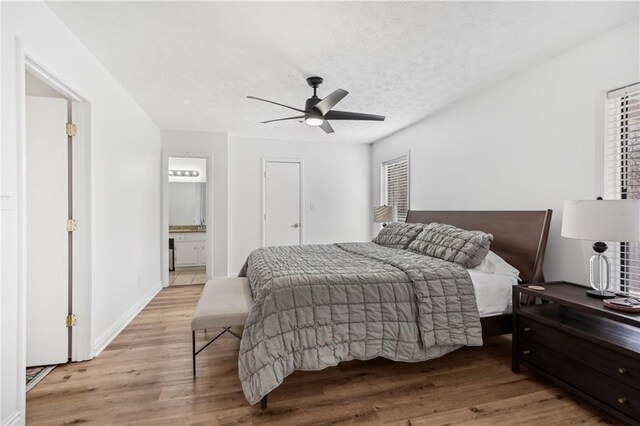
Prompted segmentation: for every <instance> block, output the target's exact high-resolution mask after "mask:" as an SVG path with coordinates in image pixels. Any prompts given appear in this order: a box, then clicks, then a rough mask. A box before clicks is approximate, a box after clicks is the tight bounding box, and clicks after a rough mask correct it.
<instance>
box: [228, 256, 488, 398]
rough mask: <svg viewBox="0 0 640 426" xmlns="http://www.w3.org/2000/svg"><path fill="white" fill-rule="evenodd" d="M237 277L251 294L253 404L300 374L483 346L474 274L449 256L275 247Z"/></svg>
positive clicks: (246, 367) (246, 366) (246, 343)
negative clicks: (357, 361) (356, 362)
mask: <svg viewBox="0 0 640 426" xmlns="http://www.w3.org/2000/svg"><path fill="white" fill-rule="evenodd" d="M240 276H246V277H248V278H249V283H250V285H251V291H252V294H253V306H252V308H251V312H250V313H249V317H248V318H247V322H246V324H245V328H244V332H243V334H242V341H241V343H240V357H239V361H238V367H239V375H240V381H241V382H242V389H243V391H244V394H245V396H246V398H247V400H248V401H249V403H251V404H255V403H257V402H258V401H260V399H261V398H262V397H263V396H264V395H266V394H268V393H269V392H270V391H271V390H273V389H274V388H276V387H277V386H278V385H279V384H280V383H282V381H283V380H284V378H285V377H287V376H288V375H289V374H291V373H292V372H294V371H295V370H320V369H323V368H326V367H329V366H333V365H336V364H338V363H339V362H342V361H347V360H352V359H360V360H365V359H370V358H375V357H385V358H389V359H392V360H396V361H423V360H427V359H432V358H436V357H439V356H441V355H444V354H446V353H448V352H451V351H453V350H455V349H457V348H459V347H461V346H463V345H466V346H480V345H482V330H481V327H480V318H479V315H478V308H477V305H476V299H475V294H474V289H473V284H472V283H471V278H470V277H469V274H468V273H467V271H466V270H465V269H464V268H462V267H461V266H458V265H456V264H454V263H451V262H447V261H444V260H440V259H436V258H432V257H428V256H424V255H422V254H417V253H411V252H408V251H406V250H401V249H391V248H386V247H382V246H379V245H377V244H374V243H341V244H331V245H308V246H289V247H268V248H262V249H258V250H255V251H254V252H252V253H251V254H250V255H249V258H248V259H247V262H246V264H245V266H244V267H243V269H242V271H241V272H240Z"/></svg>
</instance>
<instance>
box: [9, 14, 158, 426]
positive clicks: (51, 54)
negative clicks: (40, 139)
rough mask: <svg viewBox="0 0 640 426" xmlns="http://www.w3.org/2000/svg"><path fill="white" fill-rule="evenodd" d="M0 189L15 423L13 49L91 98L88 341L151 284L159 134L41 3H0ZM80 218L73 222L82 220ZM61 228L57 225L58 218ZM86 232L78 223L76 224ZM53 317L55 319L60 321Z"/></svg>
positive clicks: (19, 402)
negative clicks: (4, 205) (7, 204)
mask: <svg viewBox="0 0 640 426" xmlns="http://www.w3.org/2000/svg"><path fill="white" fill-rule="evenodd" d="M1 7H2V24H1V27H2V49H1V50H2V69H1V70H2V120H1V122H2V143H1V145H0V147H1V157H0V158H1V160H2V164H1V166H2V170H1V182H2V189H1V191H0V193H1V194H3V195H9V196H11V198H12V204H13V208H12V209H11V210H4V211H2V212H1V214H2V227H1V230H2V243H1V244H2V253H3V257H2V301H1V303H2V306H1V310H2V313H1V317H2V320H1V323H2V353H1V360H0V366H1V374H2V391H1V392H2V406H1V412H0V423H2V424H5V422H16V423H23V422H24V417H23V416H24V396H25V395H24V370H23V369H22V367H23V364H21V362H20V357H23V356H24V336H19V334H18V327H23V324H22V325H21V321H19V320H24V317H21V315H22V314H23V313H21V308H20V300H21V296H23V295H24V288H21V287H20V285H21V284H24V271H23V270H20V268H19V267H18V265H19V262H18V256H19V254H20V253H21V252H23V250H24V247H23V246H21V245H20V244H19V241H20V239H19V234H18V229H19V224H20V220H21V219H20V218H21V217H23V215H24V211H23V202H22V200H21V199H19V198H18V199H17V197H18V195H19V192H18V189H19V182H20V181H21V179H22V176H19V174H18V172H19V170H20V168H19V164H18V161H19V160H20V159H21V158H22V157H21V154H20V152H19V146H20V145H19V137H18V135H19V133H20V132H19V131H18V126H17V123H18V119H17V118H18V110H17V105H18V93H17V89H16V88H17V83H18V74H17V72H18V65H19V61H18V59H17V55H18V52H17V50H16V38H19V39H20V42H21V45H22V47H23V48H24V50H25V52H26V53H27V54H28V55H29V56H30V57H31V58H33V59H34V60H35V61H36V62H37V63H38V64H40V65H41V66H43V67H44V68H46V69H47V70H48V71H49V72H51V73H52V74H53V75H55V76H56V77H58V78H59V79H60V80H61V81H63V82H64V83H66V84H67V85H68V86H69V87H71V88H72V89H74V90H75V91H77V92H78V93H80V94H81V95H82V96H83V97H85V98H86V99H87V100H88V101H89V102H91V193H92V195H91V211H92V215H91V225H90V226H91V235H92V245H91V269H92V282H91V283H78V285H91V294H92V308H93V317H92V318H91V319H88V318H78V321H91V324H92V327H91V338H90V339H89V340H90V343H91V344H93V346H94V348H97V347H99V346H100V345H101V344H104V343H106V342H107V341H108V339H109V338H111V337H113V336H114V335H115V333H117V331H118V330H119V328H120V327H122V326H124V325H125V324H126V321H127V320H128V319H130V317H131V315H133V314H135V312H136V310H137V309H138V308H140V307H141V306H142V305H144V303H146V301H147V300H148V299H149V298H150V297H152V296H153V295H154V294H155V292H156V291H157V290H159V289H160V261H159V260H160V259H159V256H158V253H159V251H160V249H159V247H160V237H159V232H158V230H159V229H160V214H159V206H160V190H159V184H158V182H159V181H160V176H159V173H160V169H159V166H158V165H159V164H160V131H159V129H158V128H157V126H156V125H155V124H154V123H153V122H152V121H151V119H150V118H149V117H148V116H147V115H146V114H145V113H144V112H143V111H142V109H141V108H140V107H139V106H138V105H137V104H136V103H135V102H134V101H133V99H132V98H131V97H130V96H129V95H128V93H127V92H126V91H125V90H124V89H123V88H122V87H121V86H120V85H119V84H118V83H117V82H116V81H115V80H114V79H113V77H112V76H111V75H110V74H109V73H108V72H107V71H106V70H105V69H104V67H102V65H101V64H100V63H99V62H98V61H97V60H96V59H95V57H94V56H93V55H92V54H91V53H90V52H89V51H88V50H87V49H86V48H85V47H84V46H83V45H82V44H81V43H80V42H79V40H78V39H77V38H76V37H75V36H74V35H73V34H72V33H71V32H70V31H69V29H68V28H67V27H66V26H65V25H64V24H63V23H62V22H61V21H60V20H59V19H58V18H57V17H56V16H55V15H54V14H53V12H51V10H50V9H49V8H48V6H46V5H45V4H44V3H41V2H20V3H18V2H2V4H1ZM83 225H87V224H79V226H83ZM61 226H63V224H61ZM85 229H86V228H85ZM62 320H63V319H61V321H62Z"/></svg>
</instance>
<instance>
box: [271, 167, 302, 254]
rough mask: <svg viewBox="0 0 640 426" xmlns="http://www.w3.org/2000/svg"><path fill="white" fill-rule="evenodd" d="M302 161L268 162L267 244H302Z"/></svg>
mask: <svg viewBox="0 0 640 426" xmlns="http://www.w3.org/2000/svg"><path fill="white" fill-rule="evenodd" d="M301 172H302V170H301V167H300V163H294V162H278V161H267V162H265V176H264V179H265V184H264V191H265V194H264V204H265V217H264V226H265V231H264V245H265V246H267V247H268V246H291V245H298V244H302V238H301V233H302V221H301V217H300V212H301V197H300V193H301V191H300V189H301V188H300V174H301Z"/></svg>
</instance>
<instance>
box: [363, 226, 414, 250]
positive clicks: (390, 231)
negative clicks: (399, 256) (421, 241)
mask: <svg viewBox="0 0 640 426" xmlns="http://www.w3.org/2000/svg"><path fill="white" fill-rule="evenodd" d="M423 227H424V225H423V224H421V223H400V222H391V223H389V224H388V225H387V226H385V227H384V228H382V229H381V230H380V232H379V233H378V236H376V237H375V238H374V239H373V240H371V241H373V242H374V243H376V244H379V245H381V246H384V247H389V248H396V249H406V248H407V247H408V246H409V244H410V243H411V241H413V240H414V238H416V237H417V236H418V234H419V233H420V232H421V231H422V229H423Z"/></svg>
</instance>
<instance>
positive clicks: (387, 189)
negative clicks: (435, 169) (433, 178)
mask: <svg viewBox="0 0 640 426" xmlns="http://www.w3.org/2000/svg"><path fill="white" fill-rule="evenodd" d="M380 175H381V178H382V182H381V186H380V202H381V203H382V204H383V205H387V206H395V208H396V215H397V220H398V222H404V221H405V220H406V219H407V212H408V211H409V154H407V155H402V156H400V157H396V158H394V159H392V160H388V161H385V162H383V163H382V169H381V173H380Z"/></svg>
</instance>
